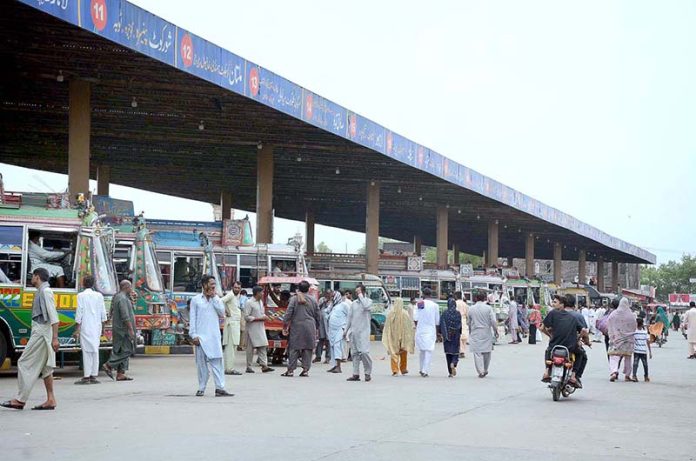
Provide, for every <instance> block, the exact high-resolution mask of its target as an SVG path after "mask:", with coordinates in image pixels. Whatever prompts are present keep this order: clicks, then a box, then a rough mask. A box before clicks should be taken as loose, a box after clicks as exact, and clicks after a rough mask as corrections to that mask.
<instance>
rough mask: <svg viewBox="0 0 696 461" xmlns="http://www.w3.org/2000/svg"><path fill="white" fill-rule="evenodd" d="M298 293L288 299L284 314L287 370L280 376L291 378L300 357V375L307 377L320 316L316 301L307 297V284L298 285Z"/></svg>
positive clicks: (304, 282)
mask: <svg viewBox="0 0 696 461" xmlns="http://www.w3.org/2000/svg"><path fill="white" fill-rule="evenodd" d="M297 288H298V293H297V294H296V295H295V296H293V297H292V299H290V304H288V310H287V312H286V313H285V318H284V324H283V334H285V335H288V334H289V338H288V349H289V350H290V353H289V354H288V370H287V371H286V372H285V373H283V374H282V375H281V376H286V377H292V375H293V373H294V372H295V368H297V360H298V359H299V358H300V356H302V373H300V376H303V377H306V376H309V369H310V367H311V366H312V351H313V350H314V345H315V342H316V339H317V330H318V329H319V323H320V321H321V320H320V314H319V307H318V306H317V301H316V300H315V299H314V298H312V297H311V296H310V295H309V283H308V282H307V281H305V280H303V281H301V282H300V283H299V284H298V287H297Z"/></svg>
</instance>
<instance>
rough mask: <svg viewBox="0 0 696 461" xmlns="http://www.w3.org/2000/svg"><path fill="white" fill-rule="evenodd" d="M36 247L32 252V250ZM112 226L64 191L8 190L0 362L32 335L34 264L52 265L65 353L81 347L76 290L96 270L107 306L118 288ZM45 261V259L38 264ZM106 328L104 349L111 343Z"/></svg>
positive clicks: (1, 241)
mask: <svg viewBox="0 0 696 461" xmlns="http://www.w3.org/2000/svg"><path fill="white" fill-rule="evenodd" d="M30 248H31V251H30ZM113 248H114V234H113V230H112V229H110V228H108V227H104V226H102V225H101V223H100V221H99V219H98V216H97V215H96V213H95V212H94V209H93V208H91V206H90V204H89V203H88V202H87V201H84V200H82V201H80V203H79V206H78V207H77V208H71V207H69V206H68V204H67V197H65V196H64V195H63V194H37V193H29V194H20V193H5V194H4V195H3V197H2V200H0V294H1V296H0V364H2V363H3V362H4V361H5V358H6V357H10V358H12V357H14V356H16V355H18V354H19V353H21V352H22V350H23V349H24V347H25V346H26V344H27V343H28V341H29V336H30V334H31V312H32V302H33V300H34V296H35V294H36V291H37V290H36V288H35V287H33V286H32V285H31V274H32V271H33V270H34V269H35V267H33V266H34V265H39V264H40V265H41V267H45V268H47V269H50V270H49V272H50V273H51V275H52V276H51V278H50V280H49V283H50V285H51V287H52V289H53V293H54V295H55V302H56V309H57V311H58V318H59V321H60V324H59V328H58V335H59V337H58V339H59V342H60V350H61V351H77V350H79V348H78V345H77V344H76V342H75V339H74V338H73V337H72V334H73V332H74V327H75V311H76V309H77V293H78V292H79V291H80V290H81V289H82V285H81V284H82V279H83V277H84V276H86V275H88V274H91V275H93V276H94V278H95V285H94V288H95V290H97V291H99V292H100V293H102V294H103V295H104V300H105V302H106V304H107V308H108V306H109V305H110V303H111V298H112V296H113V295H114V294H116V292H117V291H118V280H117V278H116V270H115V267H114V263H113V257H112V255H113ZM39 261H40V262H39ZM109 333H110V332H109V331H105V337H103V338H102V347H103V348H108V347H110V345H109V344H110V340H109V339H107V336H108V335H109Z"/></svg>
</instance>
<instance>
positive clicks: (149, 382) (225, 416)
mask: <svg viewBox="0 0 696 461" xmlns="http://www.w3.org/2000/svg"><path fill="white" fill-rule="evenodd" d="M670 338H671V340H670V342H668V343H667V344H666V345H665V346H664V347H663V348H662V349H658V350H656V351H655V354H654V355H655V358H654V360H653V361H651V362H650V366H651V367H652V368H651V375H652V378H653V382H651V383H648V384H645V383H642V382H641V383H625V382H616V383H610V382H609V381H608V371H607V369H606V356H604V345H603V344H602V345H599V344H596V345H595V350H593V351H591V352H590V363H589V366H588V369H587V371H586V374H585V380H584V383H585V389H583V390H581V391H580V392H578V393H576V394H575V395H573V396H572V397H571V398H570V399H568V400H563V401H561V402H553V401H552V400H551V394H550V392H549V391H548V390H547V389H546V388H545V386H544V385H543V384H542V383H540V382H539V377H540V374H541V367H542V364H541V356H542V351H543V348H544V347H545V346H543V345H536V346H530V345H526V344H525V345H520V346H510V345H507V344H505V345H501V346H499V347H497V348H496V350H495V352H494V356H493V364H492V369H491V374H490V375H489V377H488V378H486V379H478V378H477V377H476V375H475V373H474V370H473V363H472V360H471V358H466V359H464V360H463V361H462V362H461V363H460V367H459V375H458V376H457V377H456V378H454V379H449V378H447V375H446V372H445V365H444V357H443V355H442V353H441V349H439V350H438V351H436V357H435V360H434V363H433V371H432V376H431V377H430V378H427V379H423V378H420V377H419V376H418V374H417V366H416V363H415V362H412V364H411V366H410V368H411V371H412V372H414V374H411V375H409V376H407V377H391V376H390V371H389V363H388V360H380V359H381V358H382V357H383V349H382V347H381V344H379V343H373V357H374V359H375V371H374V380H373V381H372V382H371V383H364V382H360V383H348V382H346V381H345V378H347V377H348V375H347V374H346V373H345V372H344V374H343V375H333V374H328V373H325V372H324V370H326V368H327V367H326V365H321V366H318V367H315V368H313V369H312V373H311V377H310V378H309V379H306V378H299V377H295V378H293V379H288V378H281V377H280V376H278V375H279V374H280V373H279V372H278V371H276V372H275V373H273V374H271V375H262V374H260V373H257V374H254V375H244V376H241V377H228V389H229V390H230V391H231V392H234V393H236V394H237V395H236V396H235V397H233V398H231V399H216V398H214V397H212V392H211V390H212V385H211V386H209V391H208V395H207V396H206V397H204V398H197V397H194V396H193V395H192V394H193V393H194V392H195V390H196V383H195V376H196V375H195V368H194V364H193V357H192V356H170V357H138V358H137V359H135V360H134V361H133V363H132V372H133V373H132V374H133V376H134V377H135V378H136V380H135V381H133V382H128V383H114V382H111V381H109V380H108V378H106V377H103V383H102V384H101V385H93V386H86V387H85V386H74V385H73V384H72V383H73V381H74V380H75V378H76V377H78V376H79V375H78V373H77V371H76V370H74V369H72V370H65V371H62V372H60V373H59V375H61V376H63V380H61V381H59V382H57V388H56V391H57V395H58V398H59V402H58V403H59V407H58V409H57V410H56V411H55V412H34V411H27V410H24V411H21V412H16V411H11V410H4V409H0V453H1V454H2V459H7V460H27V459H42V460H43V459H53V460H71V461H79V460H87V459H89V460H92V459H97V460H111V459H114V460H115V459H119V460H122V459H124V457H131V456H137V457H138V458H141V459H148V458H150V459H155V457H157V459H173V460H174V459H176V460H178V459H187V460H196V459H204V458H209V459H219V460H269V459H274V458H275V459H279V460H281V459H282V460H295V459H297V460H319V459H324V460H356V459H358V460H361V461H364V460H393V459H398V458H400V459H409V460H410V459H462V458H464V457H466V458H468V459H476V460H489V459H490V460H506V459H516V460H558V459H592V460H595V461H599V460H605V459H606V460H610V459H611V460H618V459H629V460H633V459H650V460H688V459H694V458H693V453H694V450H693V448H694V446H695V445H694V428H695V427H696V420H695V419H694V415H695V414H696V403H695V402H696V401H695V400H694V395H696V384H695V378H696V361H687V360H686V359H685V356H686V343H685V341H684V339H683V338H681V337H677V335H674V334H673V335H672V336H670ZM411 357H412V358H414V359H415V356H411ZM15 389H16V378H15V375H14V373H13V372H5V373H3V374H0V397H1V398H3V399H4V398H9V397H12V396H13V394H14V391H15ZM42 398H43V388H42V387H39V386H37V387H36V388H35V391H34V395H33V396H32V400H31V402H30V404H36V403H39V402H40V401H41V399H42ZM80 447H82V448H80Z"/></svg>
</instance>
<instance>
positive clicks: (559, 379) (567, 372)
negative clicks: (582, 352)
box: [546, 346, 576, 402]
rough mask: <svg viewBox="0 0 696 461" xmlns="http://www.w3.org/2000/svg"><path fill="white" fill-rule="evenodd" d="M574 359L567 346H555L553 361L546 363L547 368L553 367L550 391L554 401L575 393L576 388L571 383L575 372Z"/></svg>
mask: <svg viewBox="0 0 696 461" xmlns="http://www.w3.org/2000/svg"><path fill="white" fill-rule="evenodd" d="M573 362H574V357H573V356H572V354H571V353H570V351H569V350H568V348H567V347H565V346H554V348H553V349H551V359H550V360H547V361H546V366H548V367H551V381H550V382H549V386H548V387H549V389H551V395H552V396H553V401H554V402H557V401H559V400H560V398H561V395H562V396H563V397H566V398H568V397H569V396H570V394H572V393H573V392H575V389H576V388H575V386H573V385H572V384H571V383H570V377H571V375H572V370H573Z"/></svg>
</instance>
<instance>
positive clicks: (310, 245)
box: [305, 210, 314, 256]
mask: <svg viewBox="0 0 696 461" xmlns="http://www.w3.org/2000/svg"><path fill="white" fill-rule="evenodd" d="M305 235H306V239H307V244H306V247H307V255H309V256H311V255H313V254H314V212H312V211H309V210H307V212H306V213H305Z"/></svg>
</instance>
